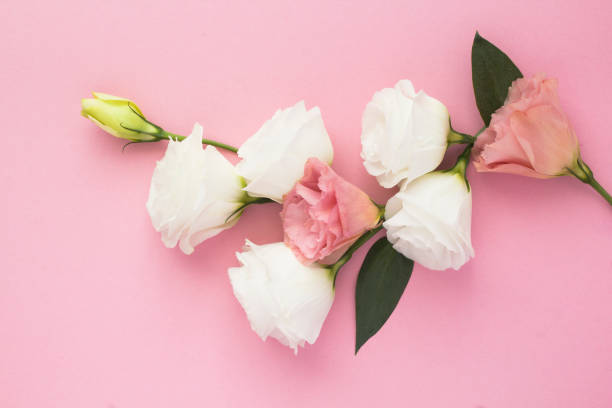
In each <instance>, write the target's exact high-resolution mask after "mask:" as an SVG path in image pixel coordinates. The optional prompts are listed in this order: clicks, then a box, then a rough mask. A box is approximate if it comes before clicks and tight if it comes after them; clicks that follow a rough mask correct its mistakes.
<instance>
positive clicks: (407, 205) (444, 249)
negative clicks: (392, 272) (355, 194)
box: [383, 172, 474, 270]
mask: <svg viewBox="0 0 612 408" xmlns="http://www.w3.org/2000/svg"><path fill="white" fill-rule="evenodd" d="M385 218H386V220H387V221H385V222H384V224H383V225H384V227H385V228H386V229H387V238H388V239H389V241H390V242H391V243H392V244H393V248H395V249H396V250H397V251H398V252H400V253H402V254H403V255H404V256H406V257H407V258H410V259H412V260H414V261H415V262H417V263H420V264H421V265H423V266H425V267H427V268H429V269H436V270H442V269H447V268H454V269H459V267H461V265H463V264H464V263H466V262H467V261H468V260H469V259H470V258H471V257H473V256H474V249H472V240H471V236H470V235H471V234H470V230H471V218H472V194H471V192H470V190H469V187H468V184H467V181H466V180H465V179H464V176H463V175H462V174H461V173H460V172H433V173H429V174H426V175H424V176H421V177H420V178H418V179H416V180H414V181H413V182H411V183H404V184H402V187H401V189H400V191H399V192H398V193H397V194H396V195H395V196H393V197H392V198H391V199H390V200H389V201H388V202H387V205H386V208H385Z"/></svg>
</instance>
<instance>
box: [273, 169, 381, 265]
mask: <svg viewBox="0 0 612 408" xmlns="http://www.w3.org/2000/svg"><path fill="white" fill-rule="evenodd" d="M281 218H282V220H283V229H284V231H285V243H286V244H287V246H288V247H289V248H291V249H292V250H293V252H294V253H295V255H296V256H297V258H298V259H299V260H300V261H301V262H302V263H304V264H310V263H312V262H316V261H321V260H323V259H324V258H325V261H324V262H325V263H332V262H335V261H336V260H337V258H338V257H340V256H341V255H342V253H343V252H344V251H345V250H346V249H348V247H349V246H350V245H351V244H352V243H353V242H355V241H356V240H357V238H359V236H361V235H362V234H363V233H364V232H366V231H367V230H369V229H372V228H374V227H375V226H376V224H378V221H379V219H380V211H379V209H378V207H377V206H376V205H375V204H374V203H373V202H372V201H371V200H370V197H368V195H367V194H366V193H364V192H363V191H361V190H360V189H358V188H357V187H355V186H354V185H352V184H351V183H349V182H348V181H346V180H344V179H343V178H342V177H340V176H338V175H337V174H336V173H335V172H334V171H333V170H332V169H331V168H330V167H329V166H328V165H327V164H325V163H324V162H322V161H321V160H319V159H317V158H314V157H313V158H310V159H308V161H307V162H306V165H305V167H304V176H303V177H302V178H301V179H300V180H299V181H298V182H297V183H296V184H295V186H294V187H293V189H292V190H291V191H290V192H288V193H287V194H286V195H285V196H284V197H283V210H282V212H281Z"/></svg>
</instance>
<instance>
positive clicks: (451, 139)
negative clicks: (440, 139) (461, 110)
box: [446, 128, 476, 144]
mask: <svg viewBox="0 0 612 408" xmlns="http://www.w3.org/2000/svg"><path fill="white" fill-rule="evenodd" d="M446 140H447V141H448V144H455V143H457V144H463V143H474V141H475V140H476V138H475V137H474V136H472V135H468V134H467V133H461V132H457V131H456V130H454V129H453V128H451V129H450V131H449V132H448V136H447V137H446Z"/></svg>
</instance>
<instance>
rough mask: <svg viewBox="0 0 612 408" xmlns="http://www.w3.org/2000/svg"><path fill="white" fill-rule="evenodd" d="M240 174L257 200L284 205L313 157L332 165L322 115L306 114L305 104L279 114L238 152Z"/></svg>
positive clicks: (314, 109)
mask: <svg viewBox="0 0 612 408" xmlns="http://www.w3.org/2000/svg"><path fill="white" fill-rule="evenodd" d="M238 156H239V157H240V158H241V159H242V160H241V161H240V163H238V165H237V166H236V171H237V172H238V174H240V175H241V176H242V177H244V179H245V180H246V181H247V186H246V187H245V189H244V190H245V191H246V192H248V193H249V195H251V196H253V197H267V198H270V199H272V200H275V201H277V202H281V201H282V199H283V196H284V195H285V194H286V193H287V192H289V190H291V188H292V187H293V185H294V184H295V183H296V181H297V180H299V179H300V178H301V177H302V176H303V174H304V165H305V164H306V161H307V160H308V159H309V158H310V157H317V158H319V159H321V160H322V161H324V162H327V163H331V161H332V159H333V147H332V144H331V140H330V139H329V135H328V134H327V130H325V125H324V123H323V118H322V117H321V111H320V110H319V108H318V107H315V108H312V109H310V110H308V111H307V110H306V106H305V104H304V102H303V101H301V102H298V103H297V104H296V105H295V106H292V107H290V108H286V109H283V110H278V111H276V113H275V114H274V116H273V117H272V118H271V119H269V120H268V121H266V122H265V123H264V124H263V126H262V127H261V128H260V129H259V130H258V131H257V133H255V134H254V135H253V136H251V137H250V138H249V139H248V140H247V141H246V142H245V143H244V144H243V145H242V146H241V147H240V149H239V150H238Z"/></svg>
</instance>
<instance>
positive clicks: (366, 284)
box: [355, 237, 414, 354]
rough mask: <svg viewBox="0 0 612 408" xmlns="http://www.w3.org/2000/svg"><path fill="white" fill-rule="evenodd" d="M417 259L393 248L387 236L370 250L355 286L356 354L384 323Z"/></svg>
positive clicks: (406, 282)
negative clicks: (414, 259) (407, 256)
mask: <svg viewBox="0 0 612 408" xmlns="http://www.w3.org/2000/svg"><path fill="white" fill-rule="evenodd" d="M413 267H414V262H413V261H412V260H410V259H408V258H406V257H404V256H403V255H402V254H400V253H399V252H397V251H396V250H395V249H393V246H392V245H391V243H390V242H389V241H388V240H387V238H386V237H383V238H381V239H379V240H378V241H376V243H375V244H374V245H372V248H370V250H369V251H368V254H367V255H366V258H365V260H364V261H363V265H361V270H360V271H359V277H358V278H357V287H356V288H355V312H356V313H355V314H356V320H357V322H356V327H357V336H356V341H355V354H357V352H358V351H359V349H360V348H361V346H363V345H364V343H365V342H366V341H368V339H369V338H370V337H372V336H373V335H375V334H376V332H378V330H380V328H381V327H382V326H383V325H384V324H385V322H386V321H387V319H388V318H389V316H391V313H393V310H394V309H395V306H396V305H397V302H398V301H399V300H400V298H401V297H402V293H404V289H405V288H406V285H407V284H408V280H410V275H411V274H412V268H413Z"/></svg>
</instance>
